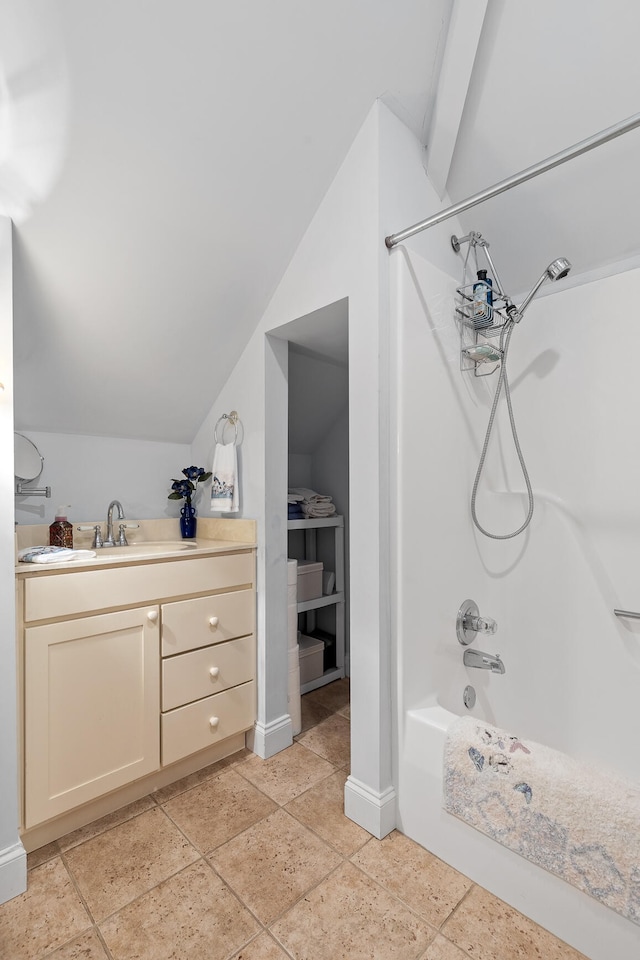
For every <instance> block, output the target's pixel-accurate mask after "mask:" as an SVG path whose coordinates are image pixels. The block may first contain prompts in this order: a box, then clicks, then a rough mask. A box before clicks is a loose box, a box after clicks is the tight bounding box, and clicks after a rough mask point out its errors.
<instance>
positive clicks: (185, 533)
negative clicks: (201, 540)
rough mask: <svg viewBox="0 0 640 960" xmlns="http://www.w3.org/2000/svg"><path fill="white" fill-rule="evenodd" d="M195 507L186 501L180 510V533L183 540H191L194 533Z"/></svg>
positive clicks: (196, 519)
mask: <svg viewBox="0 0 640 960" xmlns="http://www.w3.org/2000/svg"><path fill="white" fill-rule="evenodd" d="M197 523H198V518H197V517H196V508H195V507H194V506H192V504H191V503H189V501H187V502H186V503H185V505H184V507H182V509H181V510H180V533H181V534H182V538H183V539H184V540H192V539H193V538H194V537H195V535H196V525H197Z"/></svg>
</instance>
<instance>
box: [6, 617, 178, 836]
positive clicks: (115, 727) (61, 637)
mask: <svg viewBox="0 0 640 960" xmlns="http://www.w3.org/2000/svg"><path fill="white" fill-rule="evenodd" d="M159 632H160V618H159V609H158V607H157V606H148V607H142V608H137V609H134V610H123V611H119V612H114V613H107V614H103V615H100V616H95V617H82V618H80V619H78V620H68V621H65V622H61V623H51V624H43V625H40V626H35V627H28V628H27V629H26V630H25V826H26V827H27V828H29V827H32V826H34V825H35V824H38V823H42V822H43V821H45V820H48V819H49V818H50V817H54V816H57V815H58V814H60V813H64V812H65V811H67V810H70V809H72V808H73V807H76V806H78V805H79V804H82V803H86V802H87V801H88V800H93V799H95V798H96V797H99V796H102V795H103V794H105V793H108V792H109V791H110V790H113V789H115V788H117V787H120V786H123V785H124V784H126V783H129V782H130V781H132V780H136V779H137V778H138V777H141V776H144V775H145V774H147V773H151V772H153V771H154V770H157V769H158V768H159V765H160V757H159V746H160V743H159V741H160V735H159V710H160V703H159V699H160V696H159V689H160V682H159V680H160V677H159V646H160V639H159Z"/></svg>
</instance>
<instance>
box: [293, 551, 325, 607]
mask: <svg viewBox="0 0 640 960" xmlns="http://www.w3.org/2000/svg"><path fill="white" fill-rule="evenodd" d="M321 596H322V564H321V563H314V561H312V560H298V603H303V602H304V601H305V600H319V599H320V597H321Z"/></svg>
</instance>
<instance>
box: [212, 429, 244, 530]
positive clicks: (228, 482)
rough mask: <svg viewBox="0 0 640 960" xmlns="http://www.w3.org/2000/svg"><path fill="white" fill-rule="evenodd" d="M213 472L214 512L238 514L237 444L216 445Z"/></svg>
mask: <svg viewBox="0 0 640 960" xmlns="http://www.w3.org/2000/svg"><path fill="white" fill-rule="evenodd" d="M211 472H212V473H213V476H212V478H211V510H212V512H216V511H218V512H220V513H237V512H238V508H239V496H238V456H237V451H236V445H235V443H216V447H215V450H214V451H213V467H212V468H211Z"/></svg>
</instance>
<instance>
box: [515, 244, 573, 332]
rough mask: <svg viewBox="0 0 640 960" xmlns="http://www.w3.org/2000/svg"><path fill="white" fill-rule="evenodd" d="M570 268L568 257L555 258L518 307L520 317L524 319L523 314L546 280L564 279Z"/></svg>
mask: <svg viewBox="0 0 640 960" xmlns="http://www.w3.org/2000/svg"><path fill="white" fill-rule="evenodd" d="M569 270H571V264H570V263H569V261H568V260H567V259H566V257H558V259H557V260H553V261H552V262H551V263H550V264H549V266H548V267H547V269H546V270H545V271H544V273H543V274H542V276H541V277H540V279H539V280H538V282H537V283H536V285H535V286H534V288H533V290H532V291H531V293H530V294H529V295H528V296H526V297H525V298H524V300H523V301H522V303H521V304H520V306H519V307H518V310H517V313H518V319H522V314H523V313H524V311H525V310H526V309H527V307H528V306H529V304H530V303H531V301H532V300H533V298H534V297H535V295H536V293H537V292H538V290H539V289H540V287H541V286H542V284H543V283H544V282H545V280H562V278H563V277H566V275H567V274H568V273H569Z"/></svg>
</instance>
